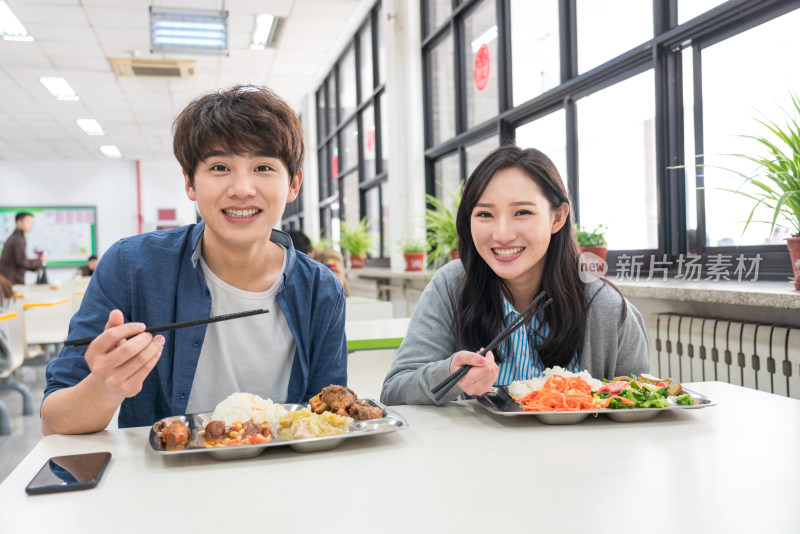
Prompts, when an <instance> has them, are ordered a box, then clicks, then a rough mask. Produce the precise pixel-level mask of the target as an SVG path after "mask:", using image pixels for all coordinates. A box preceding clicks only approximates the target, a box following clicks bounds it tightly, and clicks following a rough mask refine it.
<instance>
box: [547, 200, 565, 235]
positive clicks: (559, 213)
mask: <svg viewBox="0 0 800 534" xmlns="http://www.w3.org/2000/svg"><path fill="white" fill-rule="evenodd" d="M568 218H569V204H567V203H566V202H564V203H563V204H561V206H559V208H558V209H556V210H554V211H553V225H552V227H551V229H550V233H551V234H555V233H557V232H558V231H559V230H561V228H562V227H563V226H564V223H566V222H567V219H568Z"/></svg>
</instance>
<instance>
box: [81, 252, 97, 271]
mask: <svg viewBox="0 0 800 534" xmlns="http://www.w3.org/2000/svg"><path fill="white" fill-rule="evenodd" d="M98 261H99V260H98V259H97V256H95V255H94V254H92V255H91V256H89V259H88V260H86V265H83V266H81V268H80V269H78V276H92V275H93V274H94V268H95V267H97V262H98Z"/></svg>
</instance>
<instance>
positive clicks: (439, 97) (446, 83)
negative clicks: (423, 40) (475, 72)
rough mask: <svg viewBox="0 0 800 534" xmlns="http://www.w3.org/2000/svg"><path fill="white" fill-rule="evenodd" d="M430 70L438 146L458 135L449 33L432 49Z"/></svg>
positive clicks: (435, 135)
mask: <svg viewBox="0 0 800 534" xmlns="http://www.w3.org/2000/svg"><path fill="white" fill-rule="evenodd" d="M430 68H431V71H430V76H431V118H432V119H433V144H434V145H437V144H439V143H441V142H442V141H446V140H448V139H450V138H451V137H453V136H455V134H456V105H455V82H454V81H453V37H452V36H451V35H450V34H449V33H448V34H447V35H446V36H445V37H444V39H442V40H440V41H439V42H438V43H436V44H435V45H434V46H433V48H431V49H430Z"/></svg>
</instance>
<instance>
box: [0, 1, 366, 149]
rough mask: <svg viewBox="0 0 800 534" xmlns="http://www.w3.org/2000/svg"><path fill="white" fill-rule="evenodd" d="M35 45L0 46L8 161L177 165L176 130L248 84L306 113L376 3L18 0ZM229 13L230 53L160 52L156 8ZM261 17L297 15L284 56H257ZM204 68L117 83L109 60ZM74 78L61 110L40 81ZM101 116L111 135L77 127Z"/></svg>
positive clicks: (289, 20) (283, 37) (284, 34)
mask: <svg viewBox="0 0 800 534" xmlns="http://www.w3.org/2000/svg"><path fill="white" fill-rule="evenodd" d="M6 3H7V4H8V5H9V7H10V8H11V10H12V11H13V12H14V13H15V14H16V15H17V17H18V18H19V19H20V21H21V22H22V24H23V25H24V26H25V27H26V29H27V30H28V33H29V34H31V35H32V36H33V37H34V39H35V40H34V41H33V42H18V41H3V40H0V160H59V159H63V160H87V159H89V160H94V159H105V156H103V155H102V154H101V153H100V150H99V147H100V146H101V145H111V144H113V145H116V146H117V147H118V148H119V149H120V151H121V152H122V155H123V158H125V159H129V160H133V159H142V160H171V159H173V158H174V156H173V155H172V134H171V130H170V128H171V125H172V120H173V119H174V117H175V115H176V114H177V113H178V112H179V111H180V110H181V109H182V108H183V107H184V105H185V104H186V103H187V102H188V101H189V100H191V99H192V98H193V97H195V96H197V95H199V94H202V93H205V92H208V91H212V90H216V89H218V88H220V87H227V86H230V85H233V84H236V83H256V84H264V85H268V86H270V87H271V88H272V89H274V90H275V91H276V92H277V93H278V94H279V95H281V96H283V97H284V98H285V99H286V100H287V101H289V103H290V104H292V106H294V108H295V109H296V110H298V111H299V109H300V105H301V102H302V99H303V97H304V95H305V94H307V93H310V92H312V91H314V90H315V89H316V84H318V83H319V80H320V79H321V77H322V76H323V75H324V74H325V72H326V71H327V70H329V69H330V65H331V63H332V62H333V61H334V60H335V56H336V55H337V54H338V53H339V51H341V50H342V48H343V46H344V42H345V41H346V40H347V39H348V38H349V37H350V36H351V35H352V34H353V33H354V31H355V27H356V25H357V24H358V23H360V19H363V18H364V17H365V14H366V10H368V9H369V5H371V4H372V3H373V2H372V1H371V0H153V1H152V2H151V1H148V0H6ZM150 5H154V6H157V7H178V8H193V9H225V10H227V11H228V24H229V30H228V31H229V33H228V46H229V49H230V55H228V56H209V55H188V54H151V53H150V28H149V25H150V16H149V11H148V9H149V6H150ZM257 13H272V14H274V15H277V16H281V17H286V20H285V21H284V24H283V27H282V29H281V32H280V36H279V42H278V46H277V48H267V49H265V50H250V48H249V45H250V34H251V32H252V29H253V23H254V20H255V15H256V14H257ZM132 55H138V57H139V58H142V59H147V58H155V59H179V60H186V59H190V60H194V61H197V70H198V75H197V76H196V77H193V78H180V79H176V78H150V79H143V78H117V77H116V76H115V75H114V73H113V72H112V70H111V67H110V65H109V63H108V60H107V58H109V57H131V56H132ZM43 76H60V77H64V78H66V80H67V82H69V84H70V85H71V86H72V87H73V89H74V90H75V92H76V93H77V94H78V96H79V97H80V100H79V101H77V102H65V101H58V100H56V99H55V97H53V96H52V95H51V94H50V93H49V92H48V91H47V90H46V89H45V88H44V86H43V85H42V84H41V83H40V82H39V78H41V77H43ZM82 118H92V119H96V120H97V121H98V122H99V123H100V125H101V126H102V127H103V130H104V131H105V132H106V135H104V136H89V135H87V134H85V133H84V132H83V131H82V130H81V129H80V128H79V127H78V125H77V123H76V120H77V119H82Z"/></svg>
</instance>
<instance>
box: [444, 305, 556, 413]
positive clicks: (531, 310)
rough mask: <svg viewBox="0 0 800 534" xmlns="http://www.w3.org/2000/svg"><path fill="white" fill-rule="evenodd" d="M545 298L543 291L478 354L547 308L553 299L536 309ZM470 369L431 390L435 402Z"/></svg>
mask: <svg viewBox="0 0 800 534" xmlns="http://www.w3.org/2000/svg"><path fill="white" fill-rule="evenodd" d="M546 296H547V294H546V293H545V292H544V291H542V292H541V293H539V294H538V295H536V298H535V299H533V302H531V303H530V304H528V306H527V307H526V308H525V309H524V310H522V313H521V314H520V316H519V317H518V318H517V319H516V320H515V321H513V322H512V323H511V324H509V325H508V326H507V327H505V328H504V329H503V330H502V332H500V333H499V334H497V337H496V338H494V339H493V340H492V341H491V342H490V343H489V344H488V345H487V346H486V347H485V348H484V349H483V350H481V351H480V352H479V353H478V354H480V355H481V356H484V355H485V354H486V353H487V352H489V351H490V350H493V349H494V348H495V347H497V345H499V344H500V343H502V342H503V341H505V339H506V338H507V337H508V336H510V335H511V334H513V333H514V331H516V330H517V329H518V328H519V327H521V326H522V325H524V324H525V323H527V322H528V321H530V320H531V318H532V317H533V316H534V315H536V314H537V313H539V312H540V311H542V310H544V309H545V308H546V307H547V306H549V305H550V303H551V302H553V299H547V301H546V302H545V303H544V304H542V305H541V306H540V307H538V308H537V304H539V302H540V301H541V300H542V299H543V298H545V297H546ZM470 369H472V366H471V365H462V366H461V367H460V368H459V369H458V370H456V371H455V372H453V373H452V374H451V375H450V376H448V377H447V378H445V379H444V380H443V381H442V382H440V383H439V384H437V385H436V386H435V387H434V388H433V389H431V393H434V394H436V393H438V395H436V400H437V401H438V400H441V399H442V397H444V396H445V395H447V393H448V392H449V391H450V390H451V389H452V388H453V386H455V385H456V384H457V383H458V381H459V380H461V379H462V378H464V375H466V374H467V372H469V370H470Z"/></svg>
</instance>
